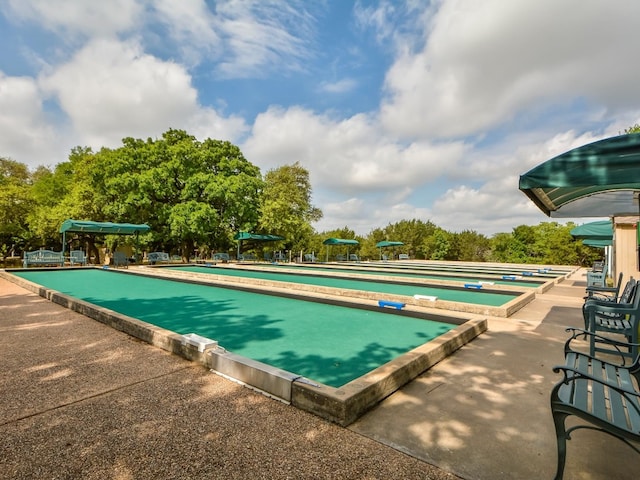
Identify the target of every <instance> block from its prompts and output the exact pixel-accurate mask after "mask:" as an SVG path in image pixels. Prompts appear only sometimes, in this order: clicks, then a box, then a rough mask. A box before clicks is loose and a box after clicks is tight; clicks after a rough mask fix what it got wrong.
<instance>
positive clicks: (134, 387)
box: [0, 278, 458, 480]
mask: <svg viewBox="0 0 640 480" xmlns="http://www.w3.org/2000/svg"><path fill="white" fill-rule="evenodd" d="M0 358H1V364H2V365H3V367H2V368H1V369H0V478H3V479H4V478H6V479H32V478H38V479H80V478H82V479H100V480H103V479H192V478H231V479H235V478H238V479H240V478H242V479H247V478H251V479H261V478H265V479H288V478H291V479H325V478H326V479H343V478H344V479H447V480H454V479H456V478H458V477H456V476H454V475H451V474H448V473H447V472H444V471H442V470H440V469H438V468H436V467H434V466H432V465H429V464H427V463H424V462H422V461H420V460H417V459H415V458H413V457H410V456H408V455H405V454H403V453H401V452H399V451H397V450H394V449H392V448H389V447H387V446H385V445H382V444H379V443H377V442H375V441H373V440H371V439H369V438H366V437H364V436H361V435H359V434H357V433H354V432H352V431H350V430H347V429H345V428H342V427H340V426H337V425H334V424H331V423H329V422H326V421H324V420H322V419H320V418H318V417H315V416H314V415H311V414H309V413H306V412H303V411H301V410H298V409H296V408H295V407H292V406H289V405H285V404H283V403H281V402H279V401H276V400H273V399H270V398H267V397H265V396H262V395H260V394H257V393H255V392H253V391H252V390H250V389H248V388H244V387H241V386H239V385H237V384H235V383H233V382H231V381H229V380H226V379H224V378H222V377H219V376H218V375H215V374H213V373H211V372H208V371H207V370H205V369H204V368H202V367H200V366H197V365H194V364H191V363H190V362H187V361H185V360H183V359H181V358H179V357H177V356H174V355H171V354H169V353H167V352H164V351H162V350H159V349H157V348H154V347H151V346H150V345H147V344H144V343H141V342H139V341H137V340H135V339H133V338H131V337H128V336H127V335H125V334H123V333H121V332H117V331H115V330H113V329H111V328H109V327H106V326H104V325H102V324H100V323H98V322H96V321H94V320H91V319H88V318H86V317H84V316H82V315H79V314H76V313H74V312H71V311H69V310H66V309H64V308H62V307H59V306H57V305H54V304H52V303H50V302H48V301H46V300H44V299H41V298H40V297H38V296H36V295H34V294H31V293H28V292H27V291H25V290H23V289H22V288H20V287H17V286H16V285H14V284H12V283H10V282H7V281H6V280H4V279H1V278H0Z"/></svg>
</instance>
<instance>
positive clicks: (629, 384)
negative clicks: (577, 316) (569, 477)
mask: <svg viewBox="0 0 640 480" xmlns="http://www.w3.org/2000/svg"><path fill="white" fill-rule="evenodd" d="M567 331H572V332H573V335H572V336H571V337H570V338H569V339H568V340H567V342H566V343H565V347H564V349H565V364H564V365H560V366H556V367H554V368H553V371H554V372H556V373H558V372H562V373H563V379H562V380H561V381H560V382H558V383H557V384H556V385H555V386H554V387H553V390H552V391H551V413H552V416H553V423H554V425H555V429H556V440H557V447H558V464H557V471H556V476H555V478H556V480H560V479H562V476H563V472H564V465H565V460H566V453H567V440H569V439H570V438H571V433H572V432H573V431H575V430H577V429H580V428H588V429H592V430H598V431H602V432H605V433H608V434H610V435H612V436H614V437H616V438H618V439H620V440H622V441H623V442H624V443H626V444H627V445H629V446H630V447H631V448H632V449H633V450H635V451H636V452H637V453H638V454H640V449H639V448H638V447H637V446H635V445H633V444H632V443H631V442H640V357H637V358H636V359H635V361H634V362H633V363H632V364H631V365H626V364H625V357H624V355H622V350H621V349H628V344H626V343H624V342H618V341H615V340H612V339H609V338H605V337H600V338H599V340H601V341H603V342H607V343H609V344H610V345H611V346H612V347H613V348H614V349H616V350H617V351H618V352H619V353H620V358H621V360H622V363H620V364H615V363H610V362H607V361H603V360H599V359H597V358H595V357H593V356H591V355H589V354H587V353H583V352H579V351H576V350H574V349H572V348H571V345H570V344H571V342H572V341H573V340H574V339H576V338H578V337H582V336H590V335H595V334H593V333H591V332H588V331H586V330H582V329H578V328H570V329H568V330H567ZM569 415H575V416H577V417H579V418H581V419H582V420H584V421H585V422H587V423H586V424H585V423H580V424H578V425H575V426H572V427H571V428H566V426H565V420H566V418H567V417H568V416H569Z"/></svg>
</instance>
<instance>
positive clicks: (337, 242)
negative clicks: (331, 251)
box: [322, 238, 360, 245]
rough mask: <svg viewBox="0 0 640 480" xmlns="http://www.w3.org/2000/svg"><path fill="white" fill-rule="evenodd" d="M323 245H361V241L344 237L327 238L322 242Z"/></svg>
mask: <svg viewBox="0 0 640 480" xmlns="http://www.w3.org/2000/svg"><path fill="white" fill-rule="evenodd" d="M322 244H323V245H359V244H360V242H358V241H357V240H349V239H343V238H327V239H326V240H325V241H324V242H322Z"/></svg>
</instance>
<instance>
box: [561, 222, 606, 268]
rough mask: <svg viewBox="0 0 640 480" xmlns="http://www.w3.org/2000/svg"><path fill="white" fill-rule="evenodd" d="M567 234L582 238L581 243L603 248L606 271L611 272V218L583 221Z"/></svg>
mask: <svg viewBox="0 0 640 480" xmlns="http://www.w3.org/2000/svg"><path fill="white" fill-rule="evenodd" d="M569 234H570V235H571V236H572V237H573V238H575V239H580V240H582V244H583V245H587V246H588V247H595V248H604V252H605V260H606V265H607V267H606V268H607V273H608V274H609V275H610V274H611V269H612V265H611V261H610V260H611V253H612V252H611V246H612V245H613V222H612V221H611V220H598V221H595V222H589V223H585V224H583V225H578V226H577V227H575V228H572V229H571V231H570V232H569Z"/></svg>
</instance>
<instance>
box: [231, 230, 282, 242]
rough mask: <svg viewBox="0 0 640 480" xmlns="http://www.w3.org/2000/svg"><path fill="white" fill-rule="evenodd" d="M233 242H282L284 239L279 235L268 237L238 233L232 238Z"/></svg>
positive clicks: (266, 235)
mask: <svg viewBox="0 0 640 480" xmlns="http://www.w3.org/2000/svg"><path fill="white" fill-rule="evenodd" d="M233 239H234V240H253V241H255V242H277V241H278V240H284V237H281V236H279V235H268V234H259V233H249V232H238V233H236V234H235V235H234V237H233Z"/></svg>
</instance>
